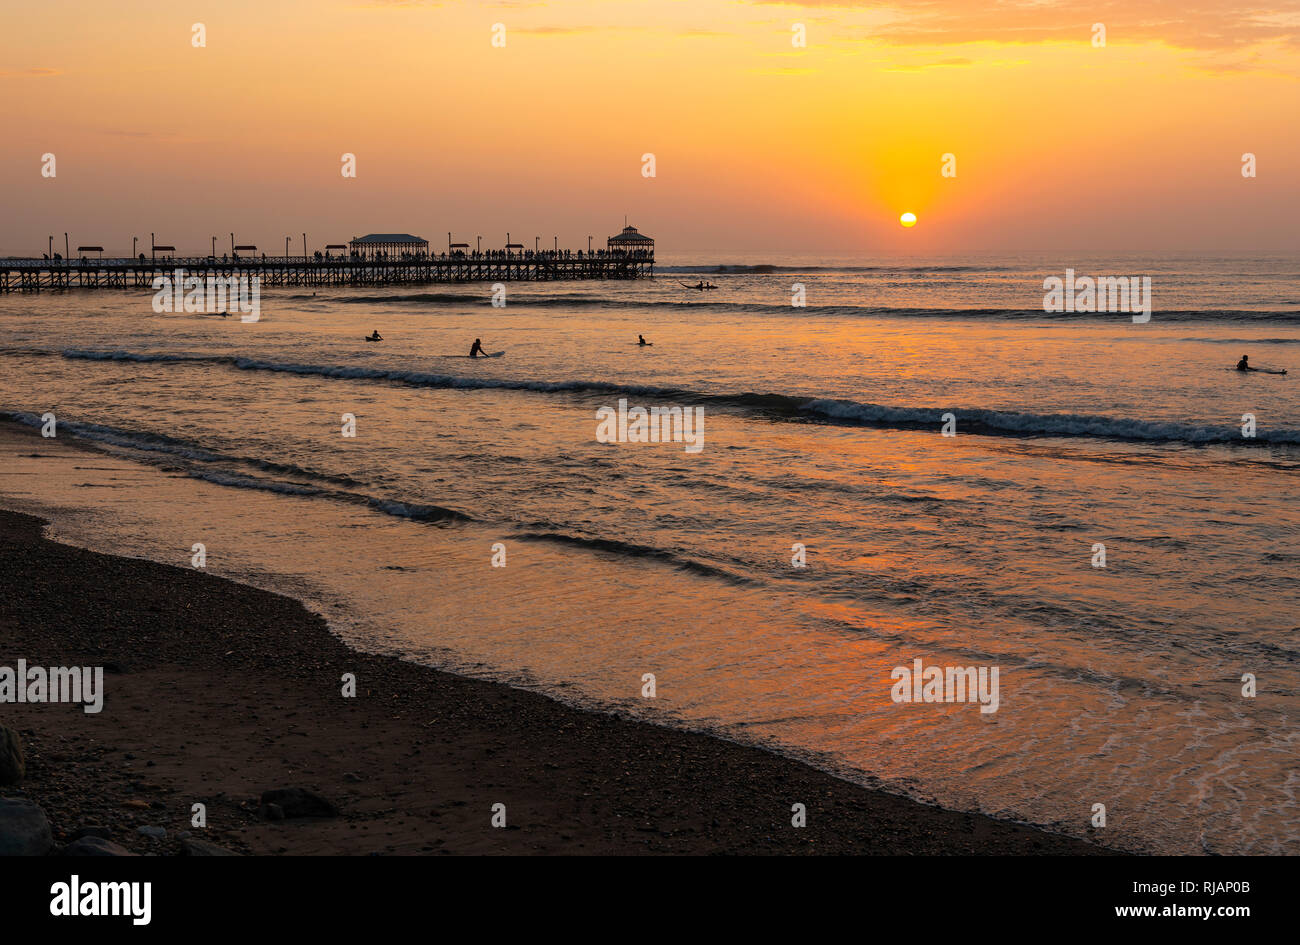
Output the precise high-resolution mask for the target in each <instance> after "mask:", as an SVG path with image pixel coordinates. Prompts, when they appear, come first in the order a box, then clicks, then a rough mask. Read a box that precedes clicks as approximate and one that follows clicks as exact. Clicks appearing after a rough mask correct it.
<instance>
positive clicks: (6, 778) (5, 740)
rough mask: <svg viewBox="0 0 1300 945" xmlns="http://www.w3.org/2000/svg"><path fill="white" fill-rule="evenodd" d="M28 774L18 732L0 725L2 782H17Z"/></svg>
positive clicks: (0, 770) (0, 775) (0, 781)
mask: <svg viewBox="0 0 1300 945" xmlns="http://www.w3.org/2000/svg"><path fill="white" fill-rule="evenodd" d="M26 774H27V764H26V762H24V761H23V743H22V742H21V741H20V740H19V739H18V733H17V732H15V731H14V730H13V729H11V728H6V727H5V726H3V725H0V784H17V783H18V782H19V781H21V780H22V779H23V777H24V776H25V775H26Z"/></svg>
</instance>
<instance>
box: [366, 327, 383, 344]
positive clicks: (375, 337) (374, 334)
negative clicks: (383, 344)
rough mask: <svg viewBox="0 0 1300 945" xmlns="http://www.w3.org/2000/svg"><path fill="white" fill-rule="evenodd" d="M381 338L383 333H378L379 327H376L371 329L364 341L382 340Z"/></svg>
mask: <svg viewBox="0 0 1300 945" xmlns="http://www.w3.org/2000/svg"><path fill="white" fill-rule="evenodd" d="M383 340H384V337H383V335H381V334H379V329H378V328H376V329H375V330H374V331H372V332H371V333H370V337H369V338H367V339H366V341H383Z"/></svg>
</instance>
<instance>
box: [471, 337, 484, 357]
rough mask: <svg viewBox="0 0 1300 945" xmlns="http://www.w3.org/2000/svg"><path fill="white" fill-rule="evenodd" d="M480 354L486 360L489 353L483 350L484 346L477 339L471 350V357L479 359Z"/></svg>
mask: <svg viewBox="0 0 1300 945" xmlns="http://www.w3.org/2000/svg"><path fill="white" fill-rule="evenodd" d="M480 354H481V355H483V357H485V358H486V357H487V352H486V351H484V350H483V344H482V343H481V342H480V341H479V340H478V339H477V338H475V339H474V345H473V347H471V348H470V349H469V356H470V357H471V358H477V357H478V356H479V355H480Z"/></svg>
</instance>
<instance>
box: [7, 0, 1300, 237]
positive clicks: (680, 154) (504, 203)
mask: <svg viewBox="0 0 1300 945" xmlns="http://www.w3.org/2000/svg"><path fill="white" fill-rule="evenodd" d="M3 18H4V19H3V26H2V27H0V96H2V99H3V101H4V102H5V108H4V121H5V134H4V136H3V138H2V139H0V179H2V180H3V187H2V188H0V254H20V255H28V254H32V253H35V254H38V255H39V253H41V252H43V251H44V250H45V246H46V238H47V236H48V235H49V234H55V242H56V244H59V246H60V247H61V245H62V242H63V232H64V231H65V230H66V231H69V232H70V233H71V241H72V243H73V245H74V246H75V245H77V244H78V243H86V244H103V245H104V246H105V247H107V248H108V249H109V250H110V251H112V252H129V250H130V247H131V237H132V236H140V237H141V240H142V244H147V241H148V237H149V232H150V231H151V230H152V231H156V232H157V233H158V239H159V242H160V243H172V244H175V245H177V246H178V247H179V248H180V249H181V251H183V252H184V251H194V252H198V251H204V252H206V251H207V249H208V246H209V237H210V236H212V235H216V236H218V252H221V251H222V247H223V245H224V246H225V247H226V248H228V247H229V233H230V232H231V231H232V230H234V231H235V235H236V238H237V240H238V241H239V242H240V243H255V244H256V245H258V246H259V247H260V248H261V249H263V250H265V251H266V252H267V253H268V254H277V253H281V252H283V250H284V237H285V236H286V235H292V236H293V237H294V241H295V246H300V245H301V237H300V236H299V234H300V233H301V232H302V231H304V230H306V231H307V232H308V235H309V238H308V242H309V248H312V249H315V248H320V247H323V245H324V244H325V243H327V242H345V241H346V240H347V239H348V238H350V237H352V236H354V235H359V234H363V233H367V232H372V231H405V232H413V233H418V234H420V235H422V236H424V237H426V238H428V239H429V240H430V241H431V242H432V243H433V244H434V246H435V247H436V246H438V245H440V244H445V241H446V232H447V231H448V230H452V231H454V232H455V234H456V238H457V239H458V240H462V239H463V240H466V241H469V242H471V243H472V242H473V241H474V237H475V236H477V235H479V234H482V235H483V236H484V244H485V245H492V246H500V245H501V244H503V243H504V242H505V232H506V231H507V230H509V231H510V232H511V234H512V236H513V237H514V238H515V239H516V241H518V242H523V243H525V244H527V245H530V246H531V245H532V241H533V237H534V236H536V235H540V236H541V237H542V239H543V242H544V243H548V244H549V243H550V242H551V240H552V237H553V236H554V235H556V234H558V235H559V237H560V242H561V245H565V244H567V245H569V246H572V247H579V246H585V245H586V237H587V235H588V234H591V235H593V236H595V237H596V238H597V239H598V240H600V241H603V240H604V238H605V237H607V236H609V235H610V234H611V233H614V232H616V231H617V230H618V229H619V227H620V226H621V225H622V220H623V214H624V213H626V214H628V215H629V217H630V219H631V221H632V222H633V223H634V224H636V225H638V226H640V227H641V228H642V229H643V230H645V231H646V232H648V233H649V234H650V235H652V236H654V237H655V238H656V239H657V240H658V241H659V246H660V250H661V252H662V253H666V254H674V253H703V254H706V255H716V256H718V257H719V258H723V257H726V256H728V255H735V254H740V253H772V254H779V253H797V254H807V253H826V254H833V255H839V256H851V255H860V256H869V255H894V254H908V253H917V254H936V253H944V254H956V255H961V254H964V253H981V252H1001V251H1016V250H1038V249H1050V250H1060V251H1075V252H1110V251H1123V252H1146V251H1152V252H1168V251H1180V250H1187V251H1209V252H1216V253H1225V254H1228V253H1238V252H1260V251H1268V252H1284V251H1296V250H1297V249H1300V225H1297V217H1298V216H1300V174H1298V173H1297V172H1298V171H1300V131H1298V130H1297V127H1298V125H1300V2H1285V3H1284V2H1272V3H1265V4H1263V5H1261V6H1258V7H1252V6H1250V5H1249V2H1248V0H1247V2H1246V3H1244V4H1243V3H1228V2H1217V0H1216V2H1206V0H1186V2H1172V0H1171V2H1148V3H1143V2H1139V0H1130V2H1119V0H1116V2H1107V0H1101V2H1087V3H1085V2H1075V0H1066V2H1061V3H1036V2H1030V0H1024V2H1020V0H1015V2H1002V3H997V2H994V0H908V2H904V0H899V2H898V4H897V5H896V6H889V5H881V4H876V3H870V4H869V3H855V2H852V0H841V2H821V3H805V4H787V3H769V2H756V0H555V2H547V3H540V2H497V3H474V2H445V3H436V2H435V3H430V2H409V3H407V2H383V0H368V2H364V0H358V2H354V3H349V2H335V0H258V2H253V0H222V2H221V3H219V4H218V3H200V4H181V3H176V2H175V0H156V2H145V0H122V2H115V3H112V4H103V3H89V2H84V0H83V2H77V3H73V2H66V0H45V2H42V3H41V4H33V5H30V6H27V7H22V8H19V7H17V6H15V5H13V4H10V5H9V6H8V8H7V9H6V11H5V13H4V14H3ZM196 22H202V23H203V24H204V26H205V28H206V41H207V45H206V47H204V48H195V47H194V46H193V45H192V43H191V36H192V25H193V24H194V23H196ZM1097 22H1101V23H1104V24H1105V26H1106V46H1105V47H1104V48H1094V46H1093V44H1092V35H1093V33H1092V25H1093V24H1094V23H1097ZM496 23H501V24H504V26H505V37H506V43H505V46H504V48H494V47H493V45H492V43H491V39H492V27H493V24H496ZM797 23H801V24H804V25H805V26H806V30H807V37H808V40H807V47H806V48H796V47H794V46H793V45H792V43H791V36H792V26H793V25H794V24H797ZM47 152H48V153H53V154H54V155H55V159H56V162H57V164H56V167H57V177H55V178H52V179H46V178H42V176H41V156H42V155H43V154H45V153H47ZM345 152H350V153H353V154H355V155H356V158H357V177H356V179H347V178H344V177H343V176H342V175H341V174H340V167H341V160H340V159H341V156H342V154H343V153H345ZM645 152H653V153H654V155H655V158H656V165H657V167H656V170H657V176H656V177H654V178H649V179H648V178H645V177H643V176H642V174H641V155H642V154H643V153H645ZM1245 152H1252V153H1254V154H1256V156H1257V161H1258V177H1257V178H1255V179H1249V180H1248V179H1244V178H1243V177H1242V175H1241V161H1242V154H1243V153H1245ZM945 153H952V154H955V155H956V159H957V176H956V177H955V178H951V179H949V178H944V177H942V176H941V174H940V168H941V159H942V156H943V155H944V154H945ZM905 210H911V211H914V212H915V213H916V214H917V215H918V216H919V217H920V223H919V224H918V225H917V226H916V227H915V228H913V229H910V230H904V229H902V228H901V227H900V226H899V225H898V215H899V214H900V213H902V212H903V211H905Z"/></svg>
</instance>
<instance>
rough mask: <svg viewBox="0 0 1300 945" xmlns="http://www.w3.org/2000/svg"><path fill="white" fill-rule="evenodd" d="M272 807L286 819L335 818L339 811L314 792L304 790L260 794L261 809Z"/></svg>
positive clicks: (283, 790)
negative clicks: (279, 811)
mask: <svg viewBox="0 0 1300 945" xmlns="http://www.w3.org/2000/svg"><path fill="white" fill-rule="evenodd" d="M271 805H274V806H276V807H279V808H280V810H281V811H283V813H284V816H285V817H286V818H293V817H337V816H338V815H339V809H338V808H337V807H335V806H334V805H333V804H332V803H330V802H329V801H327V800H325V798H323V797H321V796H320V795H319V794H317V793H316V792H315V791H309V790H307V789H306V788H277V789H276V790H274V791H263V792H262V808H263V809H264V810H265V809H266V808H267V807H269V806H271Z"/></svg>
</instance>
